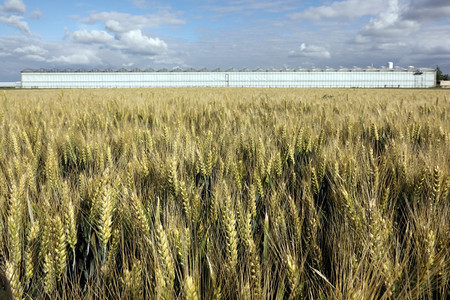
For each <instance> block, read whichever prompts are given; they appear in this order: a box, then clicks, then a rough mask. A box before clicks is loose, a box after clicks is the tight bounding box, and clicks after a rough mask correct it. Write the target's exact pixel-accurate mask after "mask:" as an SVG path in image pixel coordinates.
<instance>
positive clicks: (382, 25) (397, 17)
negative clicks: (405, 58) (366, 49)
mask: <svg viewBox="0 0 450 300" xmlns="http://www.w3.org/2000/svg"><path fill="white" fill-rule="evenodd" d="M406 9H407V7H405V6H402V5H401V4H400V3H399V1H398V0H389V3H388V6H387V7H386V9H385V10H383V11H381V12H380V13H379V14H378V15H377V16H376V17H375V18H374V19H371V20H370V22H369V24H367V25H366V26H364V28H363V29H362V30H361V34H362V35H370V36H377V35H378V36H398V35H403V36H405V35H407V34H409V33H411V31H413V30H415V29H418V27H419V24H418V23H417V22H416V21H414V20H404V19H403V17H402V12H403V11H405V10H406Z"/></svg>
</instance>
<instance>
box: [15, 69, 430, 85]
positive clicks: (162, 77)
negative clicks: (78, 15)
mask: <svg viewBox="0 0 450 300" xmlns="http://www.w3.org/2000/svg"><path fill="white" fill-rule="evenodd" d="M21 76H22V87H23V88H131V87H191V86H205V87H226V86H229V87H304V88H308V87H319V88H320V87H323V88H351V87H356V88H385V87H386V88H387V87H390V88H428V87H434V86H435V72H434V71H425V72H422V73H421V74H416V73H415V72H413V71H409V70H408V71H403V70H402V71H393V70H389V71H388V70H365V71H362V70H361V71H360V70H357V71H355V70H350V71H348V70H345V71H313V70H309V71H300V72H288V71H283V72H22V73H21Z"/></svg>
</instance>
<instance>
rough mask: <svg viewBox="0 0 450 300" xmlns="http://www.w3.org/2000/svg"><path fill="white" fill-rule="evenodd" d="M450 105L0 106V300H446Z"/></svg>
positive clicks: (172, 92)
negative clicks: (12, 299) (6, 298)
mask: <svg viewBox="0 0 450 300" xmlns="http://www.w3.org/2000/svg"><path fill="white" fill-rule="evenodd" d="M449 190H450V93H449V92H446V91H442V90H368V89H367V90H366V89H239V88H238V89H232V88H173V89H169V88H167V89H125V90H115V89H114V90H112V89H111V90H106V89H105V90H40V91H37V90H29V91H25V90H8V91H5V92H2V93H1V94H0V261H1V264H0V267H1V270H0V275H1V276H0V279H1V281H2V285H3V287H4V288H3V289H0V297H9V298H16V299H448V296H449V282H450V281H449V276H450V265H449V263H450V217H449V206H450V205H449V203H450V202H449V199H450V197H449Z"/></svg>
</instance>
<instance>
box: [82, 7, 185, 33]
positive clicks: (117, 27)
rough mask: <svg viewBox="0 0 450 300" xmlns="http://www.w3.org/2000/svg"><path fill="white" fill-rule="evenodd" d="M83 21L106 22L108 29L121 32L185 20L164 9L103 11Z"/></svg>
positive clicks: (87, 22)
mask: <svg viewBox="0 0 450 300" xmlns="http://www.w3.org/2000/svg"><path fill="white" fill-rule="evenodd" d="M81 22H83V23H86V24H94V23H99V22H100V23H104V24H105V26H106V29H107V30H108V31H111V32H114V33H121V32H126V31H131V30H135V29H142V28H155V27H159V26H161V25H180V24H184V23H185V21H184V20H182V19H180V18H178V16H177V15H176V14H173V13H170V12H168V11H162V12H160V13H158V14H154V15H131V14H128V13H120V12H114V11H112V12H101V13H96V14H92V15H91V16H89V17H88V18H84V19H82V20H81Z"/></svg>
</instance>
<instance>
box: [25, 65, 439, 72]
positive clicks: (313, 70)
mask: <svg viewBox="0 0 450 300" xmlns="http://www.w3.org/2000/svg"><path fill="white" fill-rule="evenodd" d="M433 71H434V69H432V68H408V69H406V68H402V67H398V66H397V67H395V68H394V69H389V68H386V67H381V68H374V67H367V68H364V69H363V68H360V67H356V66H354V67H353V68H344V67H340V68H338V69H334V68H330V67H327V68H325V69H320V68H312V69H307V68H301V67H299V68H296V69H288V68H284V69H276V68H268V69H263V68H259V67H258V68H256V69H254V70H251V69H249V68H243V69H241V70H238V69H236V68H230V69H228V70H223V69H221V68H216V69H214V70H209V69H207V68H202V69H194V68H187V69H182V68H179V67H176V68H174V69H172V70H169V69H167V68H162V69H158V70H155V69H153V68H147V69H145V70H143V69H139V68H134V69H125V68H121V69H111V68H107V69H103V70H100V69H96V68H94V69H89V70H87V69H78V70H72V69H69V68H67V69H55V68H53V69H43V68H41V69H29V68H28V69H25V70H22V71H21V73H73V72H77V73H95V72H111V73H112V72H117V73H126V72H145V73H148V72H433Z"/></svg>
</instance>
